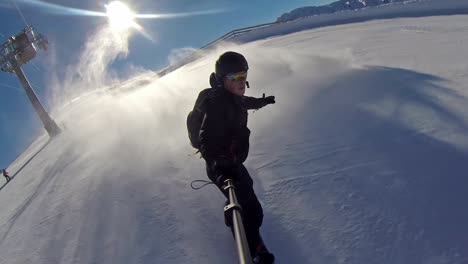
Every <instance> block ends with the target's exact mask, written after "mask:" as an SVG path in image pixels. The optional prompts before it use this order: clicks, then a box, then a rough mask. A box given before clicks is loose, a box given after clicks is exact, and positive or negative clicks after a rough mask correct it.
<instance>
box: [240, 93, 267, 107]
mask: <svg viewBox="0 0 468 264" xmlns="http://www.w3.org/2000/svg"><path fill="white" fill-rule="evenodd" d="M242 98H243V101H244V105H245V108H247V110H252V109H259V108H262V107H264V106H265V105H267V104H266V102H265V100H264V99H263V98H255V97H250V96H243V97H242Z"/></svg>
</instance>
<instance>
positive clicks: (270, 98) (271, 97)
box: [262, 94, 276, 105]
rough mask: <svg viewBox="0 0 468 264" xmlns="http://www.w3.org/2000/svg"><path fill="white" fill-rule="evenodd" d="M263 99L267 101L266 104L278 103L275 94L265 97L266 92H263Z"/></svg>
mask: <svg viewBox="0 0 468 264" xmlns="http://www.w3.org/2000/svg"><path fill="white" fill-rule="evenodd" d="M262 99H263V101H264V102H265V105H269V104H274V103H276V101H275V97H274V96H273V95H270V96H267V97H265V94H263V98H262Z"/></svg>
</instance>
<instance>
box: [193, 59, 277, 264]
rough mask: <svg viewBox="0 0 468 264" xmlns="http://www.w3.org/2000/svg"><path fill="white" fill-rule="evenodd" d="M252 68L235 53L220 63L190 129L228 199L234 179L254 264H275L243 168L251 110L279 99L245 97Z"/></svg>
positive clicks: (210, 172)
mask: <svg viewBox="0 0 468 264" xmlns="http://www.w3.org/2000/svg"><path fill="white" fill-rule="evenodd" d="M248 69H249V67H248V64H247V61H246V59H245V58H244V56H243V55H241V54H239V53H236V52H232V51H230V52H226V53H224V54H222V55H221V56H220V57H219V59H218V60H217V61H216V65H215V73H212V74H211V76H210V84H211V87H212V88H208V89H205V90H203V91H201V92H200V94H199V95H198V98H197V100H196V103H195V106H194V109H193V111H192V112H190V113H189V116H188V118H187V127H188V130H189V137H190V140H191V143H192V145H193V146H194V147H195V148H197V149H199V150H200V152H201V154H202V157H203V158H204V159H205V161H206V171H207V175H208V177H209V178H210V180H211V181H212V182H214V183H215V184H216V185H217V186H218V188H219V189H220V190H221V191H222V192H223V194H224V195H225V196H226V197H227V193H226V191H224V190H223V188H222V187H223V184H224V180H225V179H227V178H230V179H232V180H233V182H234V185H235V191H236V195H237V198H238V202H239V204H240V206H241V207H242V217H243V223H244V228H245V232H246V236H247V240H248V244H249V248H250V252H251V255H252V259H253V261H254V263H262V264H270V263H273V262H274V256H273V254H271V253H270V252H269V251H268V250H267V248H266V247H265V244H264V243H263V241H262V238H261V236H260V226H261V225H262V221H263V209H262V206H261V205H260V202H259V201H258V199H257V196H256V195H255V192H254V189H253V181H252V178H251V177H250V175H249V173H248V171H247V169H246V168H245V167H244V165H243V164H242V163H243V162H244V161H245V160H246V159H247V155H248V152H249V136H250V130H249V129H248V128H247V115H248V113H247V110H249V109H259V108H262V107H264V106H266V105H268V104H274V103H275V97H274V96H268V97H265V95H264V96H263V98H253V97H247V96H244V94H245V88H246V86H247V87H248V85H249V84H248V82H247V71H248ZM226 224H227V225H228V226H230V228H231V229H232V228H233V227H232V224H231V223H230V219H226Z"/></svg>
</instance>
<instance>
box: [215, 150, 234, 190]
mask: <svg viewBox="0 0 468 264" xmlns="http://www.w3.org/2000/svg"><path fill="white" fill-rule="evenodd" d="M212 166H213V167H212V168H213V171H214V172H215V174H216V184H217V185H218V186H222V185H224V181H225V180H227V179H232V178H233V177H235V174H236V173H235V168H236V164H235V163H234V162H233V161H231V160H228V159H227V158H225V157H220V158H218V159H216V160H215V161H214V162H213V165H212Z"/></svg>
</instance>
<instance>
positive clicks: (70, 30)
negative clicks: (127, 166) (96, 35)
mask: <svg viewBox="0 0 468 264" xmlns="http://www.w3.org/2000/svg"><path fill="white" fill-rule="evenodd" d="M31 2H41V1H37V0H35V1H32V0H31V1H29V0H22V1H17V2H16V3H17V6H18V7H19V9H20V10H21V12H22V14H23V15H24V17H25V18H26V22H27V23H28V24H30V25H33V26H34V28H35V29H36V31H38V32H40V33H41V34H43V35H44V36H45V37H46V38H47V39H48V40H49V41H50V45H51V50H53V56H54V58H55V60H57V61H60V62H61V65H64V66H66V65H69V64H72V63H73V62H75V61H76V60H77V57H78V54H79V51H80V50H81V48H82V47H83V45H84V43H85V42H86V40H87V36H88V35H89V34H90V33H91V32H93V31H94V30H95V29H96V28H97V27H98V26H99V25H101V24H103V23H106V22H107V18H105V17H86V16H70V15H64V14H54V13H51V12H50V9H47V8H43V7H41V6H39V5H38V4H34V3H31ZM47 2H48V3H54V4H59V5H63V6H67V7H73V8H79V9H86V10H93V11H99V12H105V7H104V5H105V4H107V3H108V2H107V1H102V0H99V1H91V0H84V1H62V0H60V1H59V0H56V1H47ZM72 2H73V3H72ZM123 2H125V3H127V4H128V5H129V6H130V7H131V8H132V9H133V10H134V11H135V12H136V13H145V14H147V13H183V12H194V11H203V10H218V9H222V10H224V11H223V12H220V13H215V14H208V15H198V16H188V17H179V18H169V19H151V20H150V19H147V20H138V23H139V24H140V25H141V26H142V27H143V28H144V29H145V31H146V32H147V33H149V35H151V36H152V37H153V39H154V41H150V40H148V39H147V38H145V37H143V36H142V35H141V34H134V35H133V36H132V38H131V39H130V42H129V54H128V56H127V57H126V58H123V59H120V60H119V61H117V62H115V63H114V65H113V67H115V68H116V69H117V70H118V68H119V67H121V66H122V65H128V64H131V65H135V66H137V67H141V68H145V69H147V70H158V69H160V68H162V67H164V66H167V65H168V63H169V61H168V56H169V54H170V52H171V50H174V49H180V48H185V47H192V48H199V47H201V46H203V45H205V44H207V43H209V42H211V41H212V40H214V39H216V38H218V37H220V36H222V35H224V34H225V33H227V32H229V31H231V30H234V29H238V28H243V27H248V26H254V25H258V24H262V23H268V22H273V21H275V20H276V18H277V17H279V16H280V15H281V14H283V13H285V12H288V11H291V10H293V9H295V8H297V7H301V6H312V5H322V4H327V3H331V2H334V1H333V0H331V1H330V0H315V1H314V0H310V1H306V0H288V1H271V0H257V1H247V0H237V1H228V0H217V1H214V0H198V1H193V0H159V1H149V0H144V1H123ZM71 3H72V4H71ZM24 26H25V22H24V20H23V19H22V17H21V15H20V13H19V12H18V10H17V9H16V8H15V6H14V4H13V2H12V1H11V0H0V39H1V43H4V42H5V40H6V38H7V37H8V36H12V35H15V34H17V33H18V32H19V31H20V30H21V29H23V28H24ZM48 53H49V52H48ZM48 53H41V54H40V55H39V56H38V57H37V58H35V59H34V60H33V62H32V63H29V64H28V65H25V66H24V67H23V70H24V72H25V74H26V76H27V77H28V79H29V81H30V82H31V84H32V86H33V88H34V89H35V91H36V93H37V94H38V96H39V99H40V100H41V101H42V102H43V103H44V104H45V107H46V109H48V106H47V97H46V95H47V87H48V84H50V81H49V80H48V79H49V78H50V76H51V75H57V76H59V77H60V75H61V74H62V72H60V68H61V69H64V68H65V67H59V69H53V70H54V71H57V72H55V73H51V71H52V69H51V68H50V67H49V64H50V58H48V57H47V56H50V55H49V54H48ZM123 68H124V67H123ZM0 100H1V107H0V122H1V125H0V146H1V149H0V167H7V166H8V165H9V164H10V163H11V162H12V161H13V160H14V159H15V158H16V157H17V156H18V155H19V154H21V152H22V151H24V149H25V148H26V147H27V146H28V144H29V143H30V142H31V141H32V140H33V139H34V138H35V137H37V135H38V134H39V132H40V131H41V129H42V124H41V123H40V121H39V118H38V117H37V115H36V113H35V112H34V110H33V108H32V106H31V105H30V103H29V100H28V99H27V96H26V94H25V93H24V91H23V90H22V88H21V86H20V84H19V82H18V80H17V78H16V76H15V75H12V74H8V73H4V72H0Z"/></svg>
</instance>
